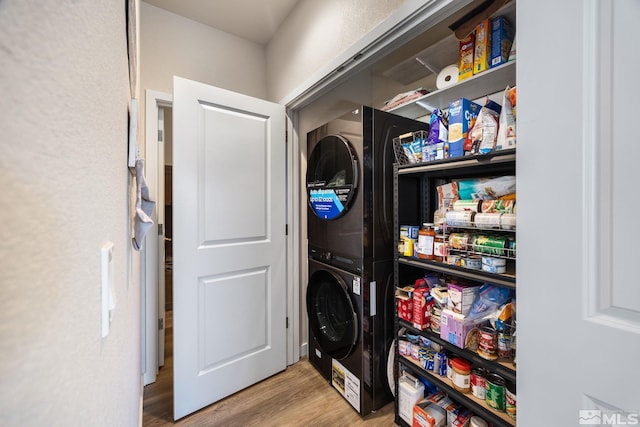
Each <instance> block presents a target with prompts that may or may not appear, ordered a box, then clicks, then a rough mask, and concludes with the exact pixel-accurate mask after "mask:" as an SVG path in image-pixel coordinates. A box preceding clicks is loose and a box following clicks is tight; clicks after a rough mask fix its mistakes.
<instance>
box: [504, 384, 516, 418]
mask: <svg viewBox="0 0 640 427" xmlns="http://www.w3.org/2000/svg"><path fill="white" fill-rule="evenodd" d="M504 395H505V410H506V412H507V415H508V416H509V417H510V418H512V419H514V420H515V419H516V384H515V383H511V382H510V383H507V387H506V390H505V392H504Z"/></svg>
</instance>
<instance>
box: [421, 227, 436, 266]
mask: <svg viewBox="0 0 640 427" xmlns="http://www.w3.org/2000/svg"><path fill="white" fill-rule="evenodd" d="M435 237H436V232H435V231H434V230H433V224H432V223H428V222H425V223H424V224H422V227H421V228H420V230H419V231H418V250H417V252H418V258H421V259H433V241H434V239H435Z"/></svg>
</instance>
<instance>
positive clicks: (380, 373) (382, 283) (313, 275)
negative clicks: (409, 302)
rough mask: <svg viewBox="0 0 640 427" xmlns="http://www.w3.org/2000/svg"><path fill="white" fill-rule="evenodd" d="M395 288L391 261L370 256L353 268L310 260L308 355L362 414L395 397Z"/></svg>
mask: <svg viewBox="0 0 640 427" xmlns="http://www.w3.org/2000/svg"><path fill="white" fill-rule="evenodd" d="M393 288H394V285H393V262H392V261H390V260H389V261H381V262H373V261H372V260H370V261H368V262H366V263H365V265H364V271H363V272H362V273H353V272H349V271H346V270H344V269H342V268H339V267H336V266H333V265H329V264H326V263H323V262H320V261H317V260H314V259H309V284H308V287H307V313H308V315H309V360H310V362H311V363H312V364H313V366H314V367H315V368H316V369H317V370H318V371H319V372H320V373H321V374H322V375H323V376H324V378H325V379H326V380H327V381H328V382H329V383H330V384H331V385H332V386H333V388H335V389H336V390H337V391H338V392H339V393H340V394H341V395H342V396H343V397H344V398H345V399H346V400H347V401H348V402H349V403H350V404H351V406H353V408H354V409H355V410H356V411H357V412H358V413H360V415H362V416H364V415H367V414H369V413H370V412H372V411H375V410H376V409H378V408H380V407H382V406H383V405H385V404H386V403H388V402H390V401H391V400H392V398H393V397H392V394H391V391H390V390H389V383H388V380H387V356H388V351H389V347H390V343H391V342H392V340H393Z"/></svg>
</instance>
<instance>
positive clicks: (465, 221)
mask: <svg viewBox="0 0 640 427" xmlns="http://www.w3.org/2000/svg"><path fill="white" fill-rule="evenodd" d="M475 215H476V213H475V212H474V211H448V212H447V213H446V214H445V221H446V222H447V225H448V226H450V227H471V226H472V225H473V218H474V217H475Z"/></svg>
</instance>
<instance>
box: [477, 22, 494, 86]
mask: <svg viewBox="0 0 640 427" xmlns="http://www.w3.org/2000/svg"><path fill="white" fill-rule="evenodd" d="M475 34H476V40H475V53H474V55H473V74H478V73H481V72H483V71H485V70H488V69H489V67H490V63H489V62H490V58H491V40H490V37H491V21H490V20H488V19H485V20H484V21H482V22H480V23H479V24H478V26H476V32H475Z"/></svg>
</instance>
